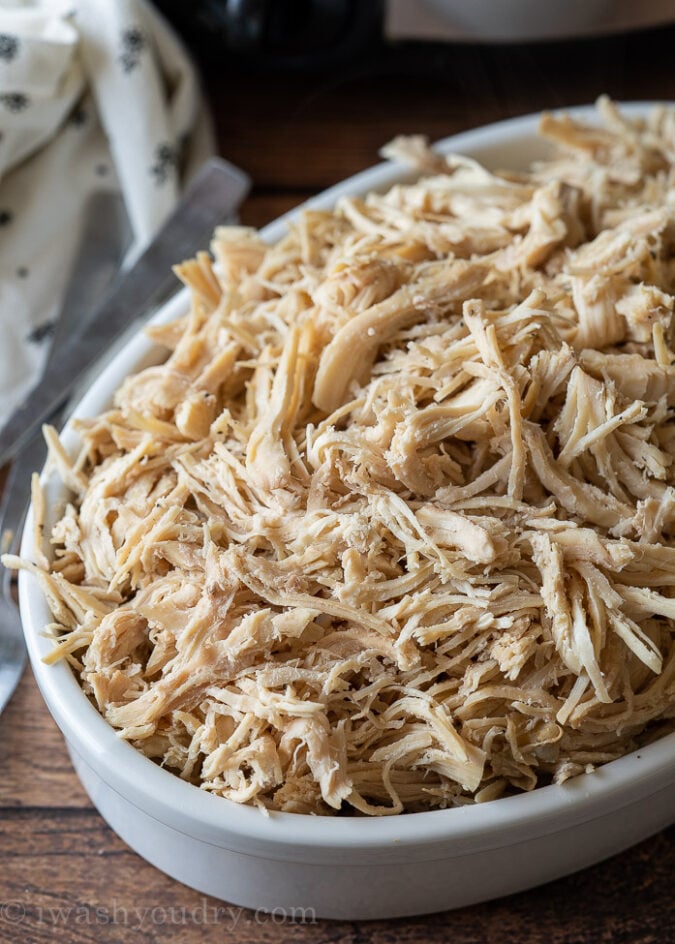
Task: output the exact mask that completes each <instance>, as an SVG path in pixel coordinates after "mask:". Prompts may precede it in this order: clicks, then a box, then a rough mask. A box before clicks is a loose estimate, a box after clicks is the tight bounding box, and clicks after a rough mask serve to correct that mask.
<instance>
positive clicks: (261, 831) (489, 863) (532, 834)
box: [19, 104, 675, 919]
mask: <svg viewBox="0 0 675 944" xmlns="http://www.w3.org/2000/svg"><path fill="white" fill-rule="evenodd" d="M646 107H647V106H645V105H643V104H632V105H629V106H625V110H626V111H627V112H628V113H629V114H630V113H633V114H635V113H642V112H644V110H645V108H646ZM573 111H574V113H576V114H584V113H585V114H587V115H590V114H592V109H575V110H573ZM537 120H538V119H537V116H527V117H525V118H517V119H515V120H512V121H506V122H500V123H498V124H495V125H491V126H488V127H484V128H481V129H478V130H476V131H470V132H467V133H465V134H460V135H457V136H455V137H453V138H449V139H446V140H445V141H443V142H441V143H440V144H439V149H440V150H441V151H443V152H448V151H457V152H461V153H464V154H468V155H471V156H473V157H476V158H477V159H479V160H481V161H483V162H484V163H486V164H487V165H488V166H489V167H492V168H496V167H509V168H516V169H518V168H524V167H526V166H527V165H528V164H529V162H530V161H531V160H532V159H533V158H535V157H540V156H543V155H544V154H545V153H546V145H545V144H544V143H542V142H541V141H539V140H537V139H536V137H535V132H536V127H537ZM405 177H406V173H405V172H404V171H403V170H402V168H401V167H399V166H396V165H392V164H382V165H379V166H377V167H374V168H372V169H371V170H368V171H365V172H364V173H362V174H359V175H357V176H356V177H353V178H351V179H349V180H347V181H345V182H344V183H342V184H339V185H338V186H336V187H333V188H332V189H330V190H328V191H326V192H325V193H324V194H322V195H321V196H320V197H317V198H316V199H314V200H311V201H310V202H309V205H310V206H312V207H323V208H328V207H331V206H332V205H333V204H334V202H335V200H336V199H337V198H338V197H340V196H342V195H345V194H356V193H364V192H366V191H368V190H382V189H384V188H386V187H388V186H390V185H391V184H393V183H395V182H396V181H398V180H401V179H404V178H405ZM294 212H297V211H294ZM287 219H288V216H286V217H282V218H281V219H280V220H278V221H277V222H276V223H273V224H272V225H271V226H269V227H267V228H266V229H265V230H264V236H265V238H267V239H269V240H270V241H272V240H275V239H277V238H279V236H280V235H281V234H282V233H283V231H284V228H285V225H286V222H287ZM195 248H198V247H195ZM186 305H187V292H186V291H182V292H179V293H178V294H177V295H176V296H175V297H174V298H173V299H172V300H171V301H170V302H169V303H167V304H166V305H165V306H164V308H163V309H162V310H161V311H160V312H159V314H158V315H157V320H167V319H171V318H174V317H176V316H178V315H179V314H180V313H181V312H182V311H183V310H184V309H185V308H186ZM158 359H159V354H158V352H157V351H156V350H155V349H154V348H153V346H152V344H150V342H148V341H147V339H145V338H144V337H143V336H138V337H136V338H134V339H133V341H131V343H129V344H128V345H127V346H126V347H125V348H124V349H123V350H122V352H121V353H119V354H118V355H117V356H116V357H115V358H114V360H113V361H112V362H111V363H110V364H109V365H108V367H107V368H106V369H105V370H104V371H103V372H102V373H101V375H100V376H99V377H98V378H97V380H96V381H95V383H94V384H93V386H92V387H91V389H90V390H89V392H88V393H87V395H86V396H84V397H83V398H82V400H81V401H80V402H79V404H78V406H77V408H76V409H75V411H74V415H76V416H81V417H84V416H91V415H94V414H96V413H98V412H100V411H101V410H102V409H104V408H106V406H107V405H108V403H109V401H110V397H111V395H112V392H113V391H114V389H115V388H116V387H117V386H118V385H119V383H120V382H121V381H122V379H123V378H124V377H125V376H126V375H127V374H129V373H130V372H132V371H134V370H136V369H138V368H139V367H140V366H142V365H144V364H147V363H151V362H156V361H157V360H158ZM64 442H65V444H66V447H71V446H73V445H74V442H75V436H74V434H73V433H72V431H70V430H68V429H67V430H66V431H65V433H64ZM47 490H48V497H49V503H50V506H51V505H54V504H57V503H58V501H59V500H60V499H62V498H63V494H64V493H63V490H62V488H61V486H60V485H59V484H58V483H57V482H56V481H55V480H54V479H51V480H50V481H49V482H48V483H47ZM22 554H23V555H24V556H25V557H28V558H32V557H33V545H32V529H31V522H30V520H29V521H28V523H27V527H26V531H25V534H24V541H23V547H22ZM19 592H20V605H21V614H22V619H23V624H24V632H25V636H26V642H27V645H28V652H29V655H30V659H31V663H32V666H33V671H34V673H35V677H36V679H37V682H38V685H39V686H40V689H41V691H42V695H43V697H44V699H45V701H46V703H47V706H48V708H49V710H50V712H51V713H52V715H53V716H54V718H55V720H56V722H57V724H58V725H59V727H60V729H61V731H62V732H63V734H64V737H65V739H66V742H67V744H68V748H69V750H70V754H71V757H72V760H73V764H74V766H75V769H76V771H77V773H78V774H79V777H80V779H81V781H82V783H83V785H84V787H85V789H86V790H87V792H88V794H89V796H90V797H91V799H92V801H93V803H94V804H95V805H96V806H97V807H98V809H99V811H100V812H101V814H102V816H103V817H104V818H105V819H106V820H107V822H108V823H109V824H110V825H111V826H112V828H113V829H114V830H115V831H116V832H117V833H118V834H119V835H120V836H121V837H122V839H124V840H125V841H126V842H127V843H128V845H129V846H131V848H132V849H134V850H136V852H138V853H139V854H140V855H142V856H143V857H144V858H145V859H147V860H148V861H150V862H152V863H153V864H154V865H156V866H157V867H158V868H160V869H162V870H163V871H164V872H167V873H168V874H169V875H171V876H173V877H174V878H176V879H178V880H180V881H181V882H184V883H185V884H187V885H190V886H192V887H193V888H196V889H198V890H199V891H201V892H204V893H207V894H210V895H214V896H216V897H218V898H222V899H225V900H227V901H229V902H232V903H234V904H237V905H244V906H247V907H249V908H253V909H264V910H265V911H266V912H268V913H272V912H273V911H274V909H277V911H276V912H275V913H276V914H282V915H285V916H286V917H288V916H289V915H291V916H293V915H294V916H295V917H296V918H298V917H299V918H300V919H303V915H304V916H306V918H309V919H312V918H313V917H315V916H316V917H328V918H349V919H356V918H383V917H396V916H401V915H409V914H420V913H425V912H431V911H439V910H443V909H447V908H456V907H459V906H462V905H468V904H471V903H473V902H478V901H483V900H486V899H489V898H494V897H497V896H500V895H506V894H510V893H512V892H517V891H520V890H522V889H525V888H529V887H531V886H534V885H538V884H541V883H543V882H547V881H549V880H551V879H555V878H558V877H559V876H562V875H565V874H567V873H570V872H573V871H575V870H577V869H580V868H583V867H584V866H588V865H590V864H592V863H594V862H598V861H600V860H601V859H604V858H606V857H607V856H610V855H613V854H614V853H617V852H620V851H621V850H623V849H625V848H627V847H628V846H630V845H632V844H633V843H636V842H638V841H639V840H641V839H643V838H645V837H646V836H649V835H650V834H652V833H654V832H657V831H658V830H659V829H661V828H663V827H665V826H667V825H668V824H670V823H671V822H673V820H675V734H671V735H669V736H668V737H665V738H663V739H661V740H660V741H657V742H655V743H653V744H651V745H649V746H648V747H645V748H644V749H642V750H640V751H638V752H636V753H633V754H629V755H627V756H626V757H623V758H621V759H620V760H616V761H613V762H611V763H609V764H606V765H605V766H604V767H601V768H600V769H598V770H596V771H595V772H593V773H592V774H583V775H581V776H579V777H576V778H574V779H572V780H570V781H568V782H567V783H565V784H564V785H562V786H547V787H542V788H540V789H538V790H535V791H534V792H532V793H529V794H523V795H519V796H514V797H509V798H505V799H500V800H493V801H492V802H489V803H486V804H482V805H472V806H466V807H462V808H458V809H452V810H444V811H434V812H428V813H415V814H409V815H403V816H397V817H384V818H380V819H368V818H360V817H359V818H357V817H339V818H330V817H326V818H324V817H312V816H302V815H297V814H283V813H272V814H271V815H270V816H268V817H266V816H263V815H262V814H261V813H260V812H259V811H258V810H257V809H255V808H252V807H247V806H240V805H237V804H235V803H232V802H230V801H228V800H225V799H222V798H220V797H216V796H213V795H211V794H209V793H206V792H204V791H201V790H199V789H198V788H197V787H194V786H192V785H190V784H187V783H185V782H183V781H182V780H180V779H179V778H178V777H177V776H175V775H174V774H172V773H169V772H168V771H166V770H163V769H161V768H160V767H158V766H156V765H155V764H154V763H152V762H151V761H150V760H148V759H147V758H145V757H144V756H143V755H142V754H140V753H139V752H137V751H136V750H135V749H134V748H133V747H131V746H130V745H129V744H128V743H126V742H124V741H122V740H120V739H119V738H118V737H117V735H116V734H115V732H114V731H113V729H112V728H111V727H110V726H109V725H108V724H107V722H106V721H104V720H103V718H102V717H101V716H100V715H99V714H98V712H97V711H96V709H95V708H94V707H93V705H92V704H91V703H90V702H89V701H88V700H87V698H86V697H85V696H84V694H83V693H82V691H81V689H80V687H79V685H78V682H77V680H76V678H75V676H74V675H73V673H72V672H71V670H70V668H69V667H68V666H67V665H66V664H65V663H62V664H58V665H54V666H48V665H45V664H44V662H43V661H42V660H43V657H44V656H45V655H46V654H47V653H48V652H49V651H50V649H51V646H52V643H51V642H50V641H49V640H48V639H47V638H45V637H44V636H42V635H41V630H42V627H43V626H44V625H45V623H47V622H49V619H50V616H49V611H48V609H47V606H46V602H45V599H44V597H43V596H42V594H41V592H40V590H39V588H38V586H37V583H36V581H35V579H34V578H33V577H31V576H30V575H29V574H28V573H26V572H25V571H24V572H22V573H21V575H20V579H19ZM279 909H282V910H279ZM303 909H304V911H303Z"/></svg>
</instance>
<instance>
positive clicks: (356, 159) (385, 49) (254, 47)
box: [158, 0, 675, 225]
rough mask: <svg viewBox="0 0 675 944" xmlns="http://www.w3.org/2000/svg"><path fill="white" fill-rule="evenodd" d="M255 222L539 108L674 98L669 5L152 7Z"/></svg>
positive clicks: (460, 2)
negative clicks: (409, 145) (195, 78)
mask: <svg viewBox="0 0 675 944" xmlns="http://www.w3.org/2000/svg"><path fill="white" fill-rule="evenodd" d="M158 6H159V7H160V8H161V10H162V11H163V12H164V14H165V15H166V16H167V17H168V18H169V19H170V20H171V22H172V23H173V24H174V26H175V27H176V29H177V30H178V31H179V33H180V34H181V36H182V37H183V39H184V40H185V41H186V42H187V43H188V45H189V47H190V49H191V51H192V53H193V55H194V56H195V58H196V60H197V62H198V63H199V66H200V68H201V70H202V74H203V81H204V88H205V92H206V95H207V98H208V100H209V103H210V106H211V109H212V112H213V116H214V120H215V127H216V133H217V140H218V149H219V151H220V153H221V154H223V155H225V156H226V157H227V158H228V159H230V160H232V161H233V162H234V163H235V164H238V165H239V166H241V167H243V169H244V170H246V171H247V172H248V173H250V174H251V176H252V177H253V182H254V190H253V193H252V195H251V197H250V198H249V200H248V201H247V203H246V204H245V206H244V208H243V218H244V220H245V221H246V222H248V223H251V224H254V225H262V224H264V223H266V222H268V221H269V220H270V219H272V218H273V217H275V216H277V215H278V214H279V213H280V212H282V211H284V210H286V209H288V208H289V207H291V206H293V205H295V204H296V203H298V202H300V201H301V200H302V199H304V198H306V197H307V196H309V195H311V194H313V193H315V192H316V191H318V190H321V189H323V188H325V187H326V186H329V185H330V184H333V183H335V182H336V181H338V180H340V179H342V178H343V177H345V176H347V175H349V174H352V173H355V172H356V171H358V170H361V169H363V168H364V167H367V166H368V165H370V164H372V163H373V162H375V161H376V160H377V152H378V149H379V148H380V147H381V146H382V145H383V144H385V143H386V142H387V141H388V140H389V139H391V138H392V137H393V136H394V135H395V134H399V133H422V134H426V135H428V136H429V137H430V138H431V139H432V140H433V139H438V138H442V137H445V136H447V135H450V134H453V133H455V132H457V131H460V130H464V129H467V128H471V127H475V126H478V125H481V124H484V123H486V122H490V121H497V120H500V119H502V118H508V117H511V116H514V115H519V114H525V113H528V112H532V111H537V110H540V109H544V108H559V107H565V106H571V105H575V104H582V103H588V102H592V101H594V100H595V99H596V98H597V96H598V95H600V94H601V93H604V92H606V93H608V94H609V95H611V96H612V97H613V98H615V99H618V100H636V99H659V100H663V99H673V98H675V70H674V69H673V65H672V55H673V53H672V51H673V48H675V2H674V0H641V2H635V0H546V2H543V0H472V2H467V0H388V2H385V0H365V2H363V0H361V2H359V0H295V2H288V0H286V2H278V0H277V2H275V0H195V2H192V3H190V4H185V3H184V2H183V0H158Z"/></svg>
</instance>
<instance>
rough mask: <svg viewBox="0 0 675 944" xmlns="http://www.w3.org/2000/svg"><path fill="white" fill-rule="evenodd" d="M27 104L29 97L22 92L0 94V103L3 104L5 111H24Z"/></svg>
mask: <svg viewBox="0 0 675 944" xmlns="http://www.w3.org/2000/svg"><path fill="white" fill-rule="evenodd" d="M29 104H30V99H29V98H28V96H27V95H24V94H23V93H22V92H4V93H3V94H2V95H0V105H4V106H5V108H6V109H7V111H12V112H18V111H24V110H25V109H26V108H28V106H29Z"/></svg>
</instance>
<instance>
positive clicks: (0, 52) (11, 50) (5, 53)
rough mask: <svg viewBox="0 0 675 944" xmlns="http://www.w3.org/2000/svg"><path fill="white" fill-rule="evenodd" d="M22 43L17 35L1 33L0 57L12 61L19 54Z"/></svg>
mask: <svg viewBox="0 0 675 944" xmlns="http://www.w3.org/2000/svg"><path fill="white" fill-rule="evenodd" d="M19 48H20V43H19V40H18V38H17V37H16V36H12V35H11V34H10V33H0V59H2V60H4V61H5V62H12V60H14V59H16V57H17V55H18V54H19Z"/></svg>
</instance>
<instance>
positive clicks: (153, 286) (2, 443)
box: [0, 158, 250, 466]
mask: <svg viewBox="0 0 675 944" xmlns="http://www.w3.org/2000/svg"><path fill="white" fill-rule="evenodd" d="M249 186H250V180H249V178H248V177H247V176H246V174H244V173H242V171H240V170H239V169H238V168H236V167H233V166H232V165H231V164H228V163H227V161H223V160H221V159H220V158H214V159H213V160H211V161H208V162H207V163H206V164H205V165H204V167H203V168H202V170H201V171H200V172H199V173H198V174H197V175H196V176H195V178H194V180H193V182H192V184H191V185H190V187H189V188H188V190H187V191H186V194H185V196H184V197H183V199H182V200H181V201H180V203H179V204H178V206H177V207H176V209H175V210H174V212H173V213H172V214H171V216H170V217H169V219H168V220H167V221H166V223H165V224H164V225H163V226H162V228H161V229H160V231H159V233H158V234H157V236H156V237H155V239H154V240H153V241H152V243H151V244H150V245H149V246H148V248H147V249H146V250H145V251H144V252H143V254H142V255H141V256H140V257H139V259H138V260H137V261H136V263H135V264H134V265H133V267H132V268H131V269H130V270H129V271H128V272H127V273H126V274H125V275H124V278H122V279H120V280H119V282H118V283H117V286H116V287H115V288H113V290H112V292H111V293H110V294H109V295H108V296H107V298H106V299H105V300H104V301H103V303H102V304H101V306H100V307H99V308H98V310H97V311H96V312H95V314H94V316H93V319H92V320H91V322H90V323H89V324H87V325H85V326H84V328H83V329H82V330H81V331H79V332H78V333H77V334H76V335H75V336H74V337H72V338H70V339H69V341H68V342H67V343H66V344H65V345H64V348H63V351H62V352H61V353H60V354H59V356H58V357H57V358H54V362H53V363H52V364H50V365H48V367H47V369H46V370H45V372H44V374H43V376H42V379H41V380H40V382H39V383H38V384H37V386H36V387H35V388H34V389H33V390H32V391H31V393H29V394H28V396H27V397H26V399H25V400H24V401H23V403H22V404H21V405H20V406H19V407H18V408H17V409H16V410H15V411H14V412H13V413H12V415H11V416H10V418H9V420H8V421H7V423H6V424H5V426H4V427H3V429H2V431H0V466H2V465H4V463H5V462H7V460H8V459H11V458H12V456H14V455H16V453H17V451H18V450H19V449H20V448H21V446H22V445H23V444H24V443H25V442H27V440H28V439H29V438H30V436H31V435H32V433H33V432H34V431H35V430H36V429H38V428H39V427H40V426H41V425H42V423H43V422H44V420H45V419H46V417H48V416H49V415H50V413H52V412H53V411H54V409H55V407H57V406H59V404H60V403H62V402H63V400H64V399H65V398H66V397H67V396H68V394H69V393H70V392H71V390H72V389H73V387H74V386H75V385H76V383H77V382H78V380H79V379H80V378H81V377H82V375H83V373H84V372H85V371H86V370H87V369H88V368H89V367H90V366H91V365H92V364H93V363H94V362H95V361H96V360H98V358H99V357H100V355H101V354H102V353H103V352H105V351H107V350H108V349H109V347H110V345H111V344H112V342H113V341H115V340H116V339H117V338H118V337H119V336H120V335H121V334H122V332H123V331H124V330H125V329H126V328H128V327H129V325H130V324H132V323H133V322H135V321H137V320H138V319H139V318H141V317H142V316H143V315H146V314H147V313H148V312H149V309H150V307H151V305H152V303H153V301H154V300H155V299H156V297H157V293H158V292H161V291H163V290H165V287H166V285H167V283H168V284H172V283H174V282H175V276H173V274H172V272H171V266H172V264H173V263H175V262H177V261H178V262H180V261H181V260H182V259H184V258H187V257H188V256H190V255H192V254H194V252H195V250H196V249H198V248H199V247H200V246H202V245H205V244H206V243H207V242H208V240H209V238H210V236H211V234H212V232H213V230H214V228H215V227H216V226H217V225H218V224H219V223H223V222H226V221H227V219H228V217H230V215H231V214H232V212H233V210H235V209H236V208H237V207H238V205H239V203H240V202H241V200H242V199H243V198H244V196H245V195H246V193H247V192H248V189H249Z"/></svg>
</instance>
